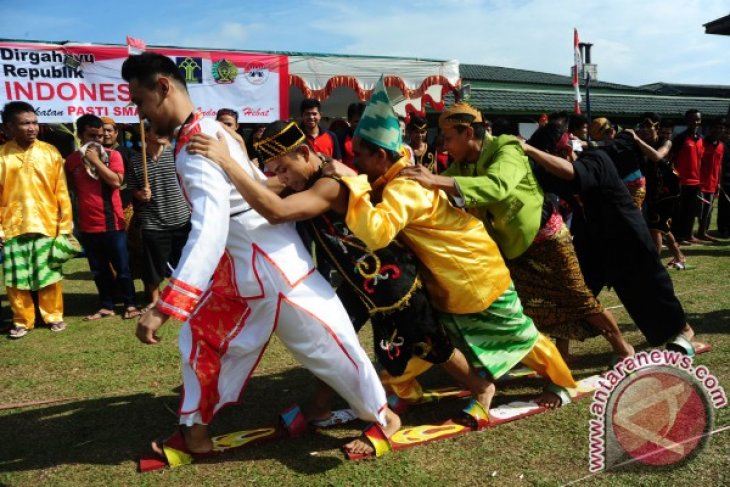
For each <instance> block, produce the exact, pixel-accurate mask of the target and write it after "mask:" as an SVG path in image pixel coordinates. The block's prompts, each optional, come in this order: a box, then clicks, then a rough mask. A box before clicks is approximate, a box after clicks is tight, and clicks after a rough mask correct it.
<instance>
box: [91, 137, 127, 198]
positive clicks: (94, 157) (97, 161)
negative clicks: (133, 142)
mask: <svg viewBox="0 0 730 487" xmlns="http://www.w3.org/2000/svg"><path fill="white" fill-rule="evenodd" d="M84 157H85V158H86V159H88V160H89V162H91V163H92V164H93V165H94V167H95V168H96V171H97V173H98V174H99V178H100V179H101V180H102V181H103V182H104V183H106V184H107V185H109V186H111V187H112V188H119V187H121V186H122V181H123V180H124V161H123V160H122V156H121V154H119V152H117V151H114V150H113V151H110V152H109V166H107V165H106V164H104V161H102V160H101V157H99V153H98V152H97V149H96V147H94V146H92V147H89V148H88V149H87V150H86V154H84Z"/></svg>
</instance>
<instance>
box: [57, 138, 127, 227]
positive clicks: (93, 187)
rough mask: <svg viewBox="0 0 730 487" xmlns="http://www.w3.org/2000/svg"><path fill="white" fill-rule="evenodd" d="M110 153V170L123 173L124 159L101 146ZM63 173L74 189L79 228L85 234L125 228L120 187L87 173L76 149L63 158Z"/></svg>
mask: <svg viewBox="0 0 730 487" xmlns="http://www.w3.org/2000/svg"><path fill="white" fill-rule="evenodd" d="M104 150H106V152H107V155H108V156H109V169H111V170H112V171H114V172H116V173H119V174H124V161H123V160H122V156H121V154H119V152H117V151H115V150H109V149H104ZM66 173H67V174H68V177H69V179H70V180H71V181H72V184H73V187H74V189H75V193H76V198H77V200H78V208H79V212H78V213H79V214H78V217H79V227H80V230H81V231H82V232H85V233H101V232H108V231H112V230H123V229H124V211H123V210H122V198H121V196H120V193H119V188H112V187H110V186H109V185H107V184H104V183H103V182H102V181H101V179H94V178H92V177H91V176H89V174H88V173H87V172H86V167H85V166H84V161H83V159H82V154H81V152H79V151H75V152H74V153H73V154H71V155H70V156H68V158H66Z"/></svg>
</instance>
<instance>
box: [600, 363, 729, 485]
mask: <svg viewBox="0 0 730 487" xmlns="http://www.w3.org/2000/svg"><path fill="white" fill-rule="evenodd" d="M726 404H727V396H726V395H725V391H724V389H723V388H722V387H721V386H720V384H719V382H718V380H717V378H716V377H715V376H713V375H712V374H710V372H709V371H708V369H707V368H706V367H705V366H702V365H701V366H698V367H694V365H693V363H692V359H691V358H690V357H687V356H684V355H681V354H679V353H677V352H671V351H658V350H654V351H652V352H650V353H646V352H641V353H639V354H637V355H635V356H634V357H628V358H626V359H624V360H623V361H622V362H619V363H618V364H617V365H616V367H615V368H614V369H613V370H611V371H609V372H608V373H607V374H605V375H604V376H603V377H602V380H601V383H600V386H599V388H598V389H597V390H596V392H595V394H594V396H593V404H592V405H591V414H592V415H593V416H594V418H593V419H591V420H590V451H589V460H590V465H589V469H590V470H591V471H592V472H597V471H599V470H604V469H609V468H617V467H621V466H624V465H630V464H635V463H637V462H638V463H640V464H644V465H646V466H669V465H676V464H678V463H681V462H683V461H686V460H688V459H691V458H693V457H694V456H696V455H697V454H698V453H699V452H700V451H701V450H702V448H703V447H704V446H705V445H706V444H707V441H708V439H709V437H710V435H711V434H712V431H713V424H714V409H715V408H718V409H719V408H721V407H724V406H725V405H726Z"/></svg>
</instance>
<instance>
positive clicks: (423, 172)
mask: <svg viewBox="0 0 730 487" xmlns="http://www.w3.org/2000/svg"><path fill="white" fill-rule="evenodd" d="M442 174H443V173H442ZM399 175H400V176H403V177H406V178H408V179H412V180H414V181H417V182H418V184H420V185H421V186H423V187H424V188H427V189H440V190H442V191H444V192H445V193H446V194H448V195H450V196H458V195H459V190H458V189H457V187H456V183H455V182H454V178H453V177H448V176H444V175H438V174H434V173H432V172H431V171H429V170H428V169H427V168H425V167H424V166H421V165H415V166H409V167H406V168H403V170H401V172H400V173H399Z"/></svg>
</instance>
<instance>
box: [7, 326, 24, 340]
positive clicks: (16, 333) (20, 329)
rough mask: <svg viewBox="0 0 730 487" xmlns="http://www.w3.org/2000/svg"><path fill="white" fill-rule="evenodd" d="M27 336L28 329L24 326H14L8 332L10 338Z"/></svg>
mask: <svg viewBox="0 0 730 487" xmlns="http://www.w3.org/2000/svg"><path fill="white" fill-rule="evenodd" d="M27 334H28V329H27V328H26V327H24V326H16V327H15V328H13V329H12V330H10V338H23V337H24V336H25V335H27Z"/></svg>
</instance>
